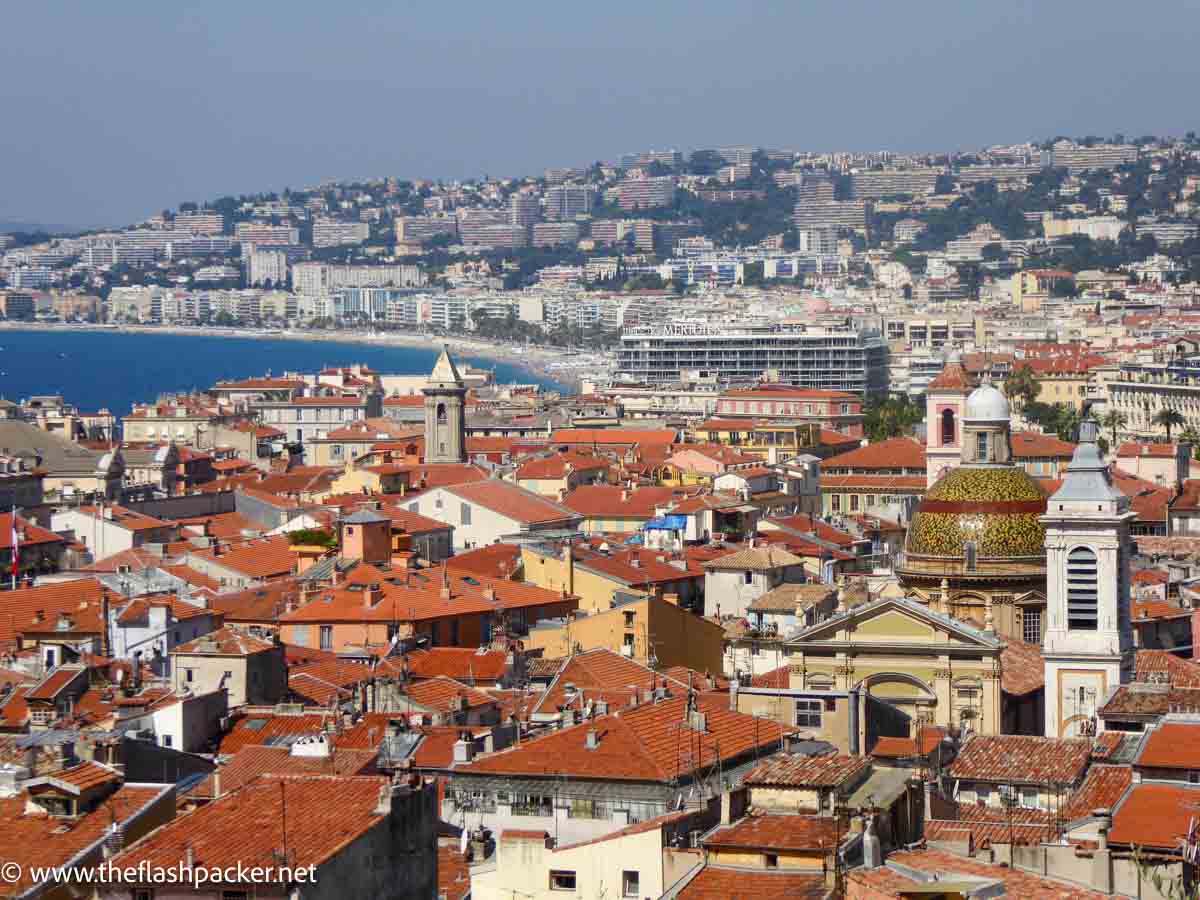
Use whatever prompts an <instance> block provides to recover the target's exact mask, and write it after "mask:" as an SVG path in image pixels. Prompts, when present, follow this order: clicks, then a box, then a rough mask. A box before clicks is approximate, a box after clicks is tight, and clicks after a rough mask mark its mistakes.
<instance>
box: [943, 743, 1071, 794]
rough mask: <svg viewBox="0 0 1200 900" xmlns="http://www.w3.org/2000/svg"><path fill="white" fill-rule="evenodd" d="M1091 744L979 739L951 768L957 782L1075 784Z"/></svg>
mask: <svg viewBox="0 0 1200 900" xmlns="http://www.w3.org/2000/svg"><path fill="white" fill-rule="evenodd" d="M1090 754H1091V742H1090V741H1088V740H1084V739H1066V740H1064V739H1060V738H1047V737H1032V736H1028V735H1017V734H1004V735H976V736H975V737H973V738H971V739H970V740H968V741H967V742H966V743H965V744H963V746H962V747H961V748H960V749H959V752H958V757H957V758H956V759H955V760H954V762H953V763H951V764H950V768H949V774H950V776H951V777H953V778H963V779H970V780H974V781H992V782H1004V783H1037V784H1042V783H1046V782H1054V783H1057V784H1074V783H1075V782H1076V781H1077V780H1079V779H1080V778H1081V777H1082V776H1083V773H1084V771H1085V770H1086V769H1087V765H1088V757H1089V756H1090Z"/></svg>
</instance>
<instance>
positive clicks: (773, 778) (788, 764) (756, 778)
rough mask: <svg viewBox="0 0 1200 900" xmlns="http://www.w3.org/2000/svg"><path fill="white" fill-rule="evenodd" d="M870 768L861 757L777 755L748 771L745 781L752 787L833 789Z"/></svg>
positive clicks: (835, 754) (834, 754) (837, 754)
mask: <svg viewBox="0 0 1200 900" xmlns="http://www.w3.org/2000/svg"><path fill="white" fill-rule="evenodd" d="M870 768H871V761H870V760H869V759H867V758H866V757H862V756H849V755H846V754H842V753H828V754H825V755H824V756H801V755H799V754H791V753H778V754H776V755H774V756H772V757H769V758H768V759H765V760H764V761H763V762H761V763H759V764H758V765H757V766H755V767H754V768H753V769H752V770H750V771H749V772H748V773H747V774H746V777H745V779H744V781H745V783H746V784H748V785H750V786H752V787H753V786H754V785H762V786H764V787H835V786H837V785H841V784H845V783H847V782H851V781H854V780H855V779H856V778H858V777H859V776H860V775H863V774H865V773H866V772H868V771H869V770H870Z"/></svg>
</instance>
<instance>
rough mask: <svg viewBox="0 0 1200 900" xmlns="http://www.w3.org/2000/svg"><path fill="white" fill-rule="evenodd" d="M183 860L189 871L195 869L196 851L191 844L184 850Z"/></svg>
mask: <svg viewBox="0 0 1200 900" xmlns="http://www.w3.org/2000/svg"><path fill="white" fill-rule="evenodd" d="M183 860H184V865H185V866H186V867H187V868H188V869H194V868H195V867H196V851H194V850H193V849H192V845H191V844H188V845H187V846H186V847H185V848H184V850H183Z"/></svg>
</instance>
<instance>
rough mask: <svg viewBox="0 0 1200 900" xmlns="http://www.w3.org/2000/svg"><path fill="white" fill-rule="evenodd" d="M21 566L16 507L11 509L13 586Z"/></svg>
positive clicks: (19, 535)
mask: <svg viewBox="0 0 1200 900" xmlns="http://www.w3.org/2000/svg"><path fill="white" fill-rule="evenodd" d="M20 567H21V533H20V532H19V531H17V508H16V507H15V506H14V507H13V510H12V579H13V588H16V586H17V573H18V572H19V571H20Z"/></svg>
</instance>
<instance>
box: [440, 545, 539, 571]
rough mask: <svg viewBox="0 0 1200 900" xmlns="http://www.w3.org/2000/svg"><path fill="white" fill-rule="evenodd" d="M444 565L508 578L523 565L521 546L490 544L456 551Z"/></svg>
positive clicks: (458, 569)
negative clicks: (460, 551)
mask: <svg viewBox="0 0 1200 900" xmlns="http://www.w3.org/2000/svg"><path fill="white" fill-rule="evenodd" d="M444 565H445V566H446V568H447V569H451V570H457V571H461V572H469V573H472V574H475V575H487V576H488V577H490V578H508V577H510V576H511V575H512V574H513V573H514V572H516V571H517V569H519V568H520V567H521V548H520V547H519V546H517V545H516V544H488V545H487V546H486V547H477V548H475V549H474V550H467V551H464V552H462V553H455V554H454V555H453V556H451V557H450V558H449V559H447V560H445V562H444Z"/></svg>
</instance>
